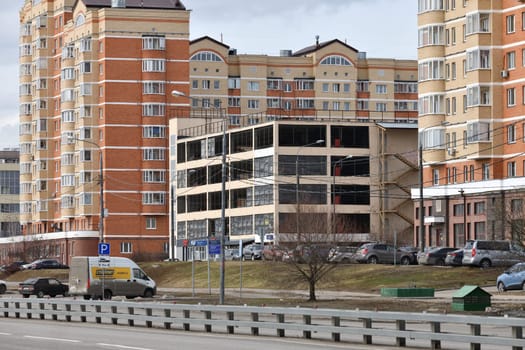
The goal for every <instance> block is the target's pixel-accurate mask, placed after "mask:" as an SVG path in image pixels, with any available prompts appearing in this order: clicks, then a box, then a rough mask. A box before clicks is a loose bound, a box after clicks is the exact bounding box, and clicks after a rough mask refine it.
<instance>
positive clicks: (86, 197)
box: [80, 193, 93, 205]
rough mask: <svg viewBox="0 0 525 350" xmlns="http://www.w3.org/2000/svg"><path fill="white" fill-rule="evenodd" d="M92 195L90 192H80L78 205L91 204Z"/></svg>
mask: <svg viewBox="0 0 525 350" xmlns="http://www.w3.org/2000/svg"><path fill="white" fill-rule="evenodd" d="M92 204H93V195H92V194H91V193H82V195H81V196H80V205H92Z"/></svg>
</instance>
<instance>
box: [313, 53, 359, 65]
mask: <svg viewBox="0 0 525 350" xmlns="http://www.w3.org/2000/svg"><path fill="white" fill-rule="evenodd" d="M320 64H321V65H330V66H351V65H352V63H350V61H349V60H347V59H346V58H344V57H343V56H339V55H332V56H328V57H326V58H324V59H323V60H322V61H321V63H320Z"/></svg>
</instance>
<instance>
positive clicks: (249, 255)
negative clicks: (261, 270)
mask: <svg viewBox="0 0 525 350" xmlns="http://www.w3.org/2000/svg"><path fill="white" fill-rule="evenodd" d="M262 250H263V246H262V244H261V243H252V244H248V245H247V246H246V247H244V248H243V249H242V258H243V260H247V259H249V260H259V259H261V258H262Z"/></svg>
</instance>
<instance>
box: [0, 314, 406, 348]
mask: <svg viewBox="0 0 525 350" xmlns="http://www.w3.org/2000/svg"><path fill="white" fill-rule="evenodd" d="M0 344H1V345H0V348H2V349H9V350H35V349H38V350H70V349H75V350H77V349H79V350H83V349H86V350H88V349H89V350H93V349H105V350H108V349H116V350H174V349H175V350H177V349H193V350H200V349H203V350H232V349H240V350H243V349H250V350H268V349H272V350H297V349H299V350H318V349H328V350H330V349H346V350H386V349H390V350H392V349H394V348H393V347H391V346H389V347H382V346H378V345H374V346H365V345H358V344H356V345H354V344H334V343H329V342H321V341H311V340H309V341H306V340H302V339H289V338H287V339H281V338H273V337H253V336H232V335H220V334H205V333H196V332H192V333H186V332H182V331H173V330H172V331H167V330H160V329H141V328H128V327H122V326H111V325H103V326H102V325H95V324H89V323H88V324H86V323H82V324H75V323H68V324H64V323H62V322H50V321H38V320H26V319H23V320H22V319H0ZM404 349H410V348H404Z"/></svg>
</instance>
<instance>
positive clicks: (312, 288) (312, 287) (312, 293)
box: [308, 278, 317, 301]
mask: <svg viewBox="0 0 525 350" xmlns="http://www.w3.org/2000/svg"><path fill="white" fill-rule="evenodd" d="M308 282H309V287H310V288H309V289H310V298H309V299H308V301H316V300H317V298H316V297H315V279H313V278H310V281H308Z"/></svg>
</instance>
